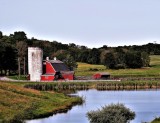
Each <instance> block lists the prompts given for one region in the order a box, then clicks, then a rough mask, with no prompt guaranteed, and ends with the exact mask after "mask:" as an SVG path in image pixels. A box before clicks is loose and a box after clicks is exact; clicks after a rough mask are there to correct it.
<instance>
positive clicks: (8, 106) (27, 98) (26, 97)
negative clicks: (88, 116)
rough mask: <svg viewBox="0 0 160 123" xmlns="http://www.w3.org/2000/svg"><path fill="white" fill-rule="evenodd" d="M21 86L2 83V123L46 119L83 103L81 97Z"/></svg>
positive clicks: (0, 101)
mask: <svg viewBox="0 0 160 123" xmlns="http://www.w3.org/2000/svg"><path fill="white" fill-rule="evenodd" d="M20 85H21V84H17V85H15V84H10V83H4V82H0V95H1V96H0V122H5V123H7V122H8V123H15V122H16V123H18V122H22V121H23V120H24V119H33V118H38V117H44V116H48V115H51V114H53V113H57V112H61V111H66V110H67V109H69V108H70V107H71V106H72V105H74V104H76V103H81V102H82V100H81V98H79V97H68V96H65V95H64V94H62V93H57V92H53V91H52V92H46V91H37V90H33V89H27V88H24V87H22V86H20Z"/></svg>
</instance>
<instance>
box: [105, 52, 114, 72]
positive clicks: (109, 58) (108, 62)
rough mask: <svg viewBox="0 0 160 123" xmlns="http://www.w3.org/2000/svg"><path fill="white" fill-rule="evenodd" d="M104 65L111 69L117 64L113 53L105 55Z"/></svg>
mask: <svg viewBox="0 0 160 123" xmlns="http://www.w3.org/2000/svg"><path fill="white" fill-rule="evenodd" d="M104 65H105V66H106V67H108V68H110V69H114V68H115V66H116V61H115V57H114V55H113V53H111V52H108V53H106V54H105V57H104Z"/></svg>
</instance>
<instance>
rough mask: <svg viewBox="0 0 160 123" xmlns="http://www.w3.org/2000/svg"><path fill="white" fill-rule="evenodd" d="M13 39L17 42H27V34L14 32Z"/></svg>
mask: <svg viewBox="0 0 160 123" xmlns="http://www.w3.org/2000/svg"><path fill="white" fill-rule="evenodd" d="M13 38H14V40H16V41H25V40H26V39H27V36H26V33H25V32H23V31H18V32H14V34H13Z"/></svg>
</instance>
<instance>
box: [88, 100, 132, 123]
mask: <svg viewBox="0 0 160 123" xmlns="http://www.w3.org/2000/svg"><path fill="white" fill-rule="evenodd" d="M87 117H88V119H89V121H90V123H128V122H129V121H130V120H133V119H134V117H135V113H134V112H133V111H131V110H130V109H129V108H126V107H125V106H124V105H123V104H119V103H118V104H110V105H108V106H104V107H102V109H98V110H97V111H90V112H88V113H87Z"/></svg>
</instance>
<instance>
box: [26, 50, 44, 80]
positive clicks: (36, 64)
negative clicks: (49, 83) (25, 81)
mask: <svg viewBox="0 0 160 123" xmlns="http://www.w3.org/2000/svg"><path fill="white" fill-rule="evenodd" d="M42 60H43V51H42V49H40V48H38V47H28V73H29V75H30V80H31V81H40V80H41V75H42Z"/></svg>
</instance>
